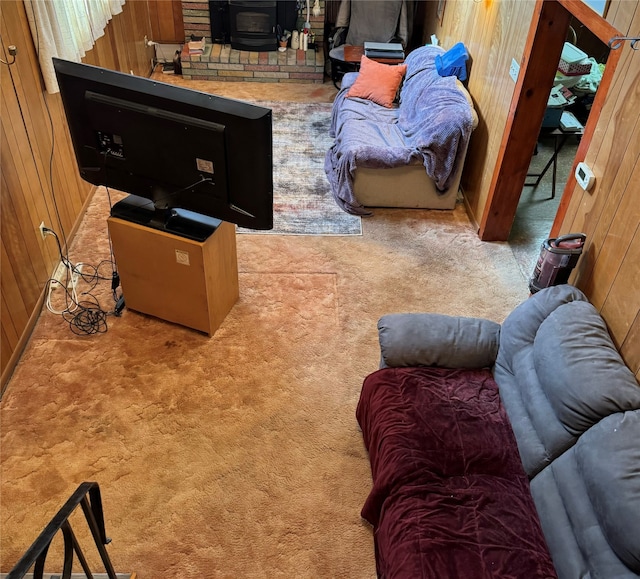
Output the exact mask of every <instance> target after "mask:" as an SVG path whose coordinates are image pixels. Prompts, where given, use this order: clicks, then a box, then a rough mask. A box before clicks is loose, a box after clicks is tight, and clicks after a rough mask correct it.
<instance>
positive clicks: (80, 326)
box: [43, 227, 124, 335]
mask: <svg viewBox="0 0 640 579" xmlns="http://www.w3.org/2000/svg"><path fill="white" fill-rule="evenodd" d="M43 232H44V233H45V234H46V235H53V236H54V237H55V239H56V243H57V245H58V252H59V255H60V263H61V264H62V266H63V267H64V270H65V274H64V278H63V279H62V280H60V279H54V278H51V279H49V280H48V281H47V284H48V295H47V299H46V305H47V309H48V310H49V311H50V312H51V313H53V314H56V315H60V316H62V318H63V319H64V320H65V321H66V322H67V323H68V324H69V327H70V329H71V331H72V332H73V333H74V334H78V335H91V334H97V333H104V332H106V331H107V329H108V325H107V317H108V316H109V315H114V316H120V315H122V310H123V309H124V298H123V296H122V295H120V296H119V297H118V296H117V292H116V290H117V288H118V287H119V286H120V277H119V275H118V273H117V271H116V269H115V264H114V263H113V261H112V260H110V259H109V260H103V261H102V262H100V263H99V264H98V266H95V267H94V266H92V265H89V264H86V263H77V264H73V263H72V262H71V261H70V260H69V258H68V257H67V256H66V255H64V253H63V251H62V246H61V244H60V239H59V238H58V235H57V234H56V232H55V231H53V230H52V229H49V228H47V227H44V228H43ZM104 265H109V267H110V269H111V272H110V275H105V274H102V273H101V272H100V268H101V267H102V266H104ZM57 277H58V278H60V277H61V276H60V274H59V275H58V276H57ZM80 280H82V282H83V283H84V284H86V285H87V286H88V288H87V289H86V290H85V291H83V292H82V293H81V296H82V299H79V297H78V288H77V286H78V284H79V282H80ZM101 281H110V283H111V291H112V294H113V298H114V303H115V307H114V309H113V310H110V311H106V310H104V309H103V308H102V307H101V306H100V303H99V300H98V298H97V297H96V296H95V295H94V294H93V293H92V292H93V291H94V290H95V289H96V287H97V286H98V284H99V283H100V282H101ZM63 284H64V285H63ZM58 287H62V290H63V291H64V306H65V307H64V309H62V310H58V309H56V308H55V307H54V306H53V304H52V294H53V290H55V289H57V288H58Z"/></svg>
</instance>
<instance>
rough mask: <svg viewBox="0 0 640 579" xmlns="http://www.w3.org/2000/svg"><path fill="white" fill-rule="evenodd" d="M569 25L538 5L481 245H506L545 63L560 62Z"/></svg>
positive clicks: (534, 131) (555, 9) (547, 80)
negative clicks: (492, 242)
mask: <svg viewBox="0 0 640 579" xmlns="http://www.w3.org/2000/svg"><path fill="white" fill-rule="evenodd" d="M569 19H570V14H569V13H568V12H567V11H566V10H564V8H562V7H561V6H560V5H559V4H558V3H557V2H540V3H538V4H536V9H535V11H534V17H533V20H532V23H531V26H530V30H529V32H528V36H527V43H526V45H525V56H524V59H523V63H522V67H521V70H520V75H519V77H518V82H517V83H516V88H515V92H514V96H513V99H512V103H511V107H510V111H509V116H508V118H507V123H506V126H505V128H504V131H503V132H502V141H501V144H500V149H499V152H498V155H497V157H496V164H495V167H494V169H493V175H492V179H491V185H490V187H489V190H488V192H487V200H486V203H484V207H483V212H482V218H481V219H480V232H479V234H480V237H481V239H483V240H485V241H504V240H506V239H508V236H509V231H510V230H511V225H512V224H513V218H514V216H515V213H516V209H517V206H518V200H519V199H520V194H521V192H522V188H523V186H524V182H525V178H526V174H527V170H528V167H529V163H530V161H531V154H532V153H533V150H534V147H535V142H536V139H537V136H538V133H539V131H540V125H541V122H542V117H543V116H544V111H545V108H546V105H547V99H548V96H549V92H550V90H551V88H552V86H553V79H554V74H555V68H550V67H549V63H550V62H558V61H559V60H560V54H561V52H562V46H563V43H564V38H565V36H566V31H567V29H568V27H569ZM538 30H544V31H545V34H544V35H543V34H539V33H538Z"/></svg>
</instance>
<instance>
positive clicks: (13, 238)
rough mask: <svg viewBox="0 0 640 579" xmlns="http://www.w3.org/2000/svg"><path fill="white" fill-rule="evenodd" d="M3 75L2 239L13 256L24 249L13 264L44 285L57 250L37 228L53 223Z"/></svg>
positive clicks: (26, 288)
mask: <svg viewBox="0 0 640 579" xmlns="http://www.w3.org/2000/svg"><path fill="white" fill-rule="evenodd" d="M2 76H3V82H2V85H3V90H2V140H1V146H2V157H1V158H2V163H1V166H2V178H3V183H2V184H3V188H2V213H1V222H2V239H4V240H5V243H6V245H7V247H8V249H9V250H10V251H9V255H10V256H12V257H13V255H14V252H15V253H17V254H19V255H21V256H22V255H23V252H24V250H25V249H26V252H27V254H26V255H27V258H28V259H26V260H25V259H18V258H16V259H15V260H14V265H15V266H16V267H20V268H23V267H27V266H28V265H29V264H30V265H31V267H32V268H34V269H35V271H36V272H38V273H39V277H40V281H41V282H42V283H44V281H45V280H46V279H47V277H48V274H49V273H50V272H51V269H52V266H53V264H54V263H55V262H56V259H57V251H55V250H54V248H52V247H51V246H50V245H48V244H45V243H44V241H43V240H42V238H41V237H40V232H39V229H38V227H39V225H40V222H41V221H45V224H48V225H49V226H50V227H53V226H54V225H55V222H54V220H53V218H52V217H51V212H50V207H49V205H48V204H47V199H46V198H45V196H43V194H42V188H41V186H40V180H39V176H38V171H37V168H36V164H35V162H34V159H33V156H32V149H31V146H30V143H29V138H28V135H27V132H26V130H25V127H24V124H23V122H22V116H21V112H20V110H19V108H18V107H17V106H15V105H17V100H16V99H15V93H14V92H13V91H11V90H6V89H5V88H4V85H5V81H6V80H7V79H8V78H9V75H2ZM12 97H13V98H12ZM12 105H14V106H12ZM33 289H34V288H33V287H32V284H28V285H24V286H23V287H22V292H23V293H25V294H26V295H29V294H30V293H31V291H32V290H33Z"/></svg>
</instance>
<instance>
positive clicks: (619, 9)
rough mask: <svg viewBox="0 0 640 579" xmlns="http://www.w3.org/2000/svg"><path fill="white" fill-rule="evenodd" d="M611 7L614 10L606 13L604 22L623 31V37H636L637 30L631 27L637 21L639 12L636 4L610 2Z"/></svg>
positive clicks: (639, 9) (635, 27)
mask: <svg viewBox="0 0 640 579" xmlns="http://www.w3.org/2000/svg"><path fill="white" fill-rule="evenodd" d="M611 5H612V7H615V9H614V10H611V9H610V10H609V11H608V12H607V15H606V18H605V20H606V21H607V22H609V23H610V24H611V25H612V26H615V27H616V28H617V29H618V30H622V31H624V33H625V36H634V35H635V36H637V35H638V30H639V29H638V27H637V26H634V25H633V22H634V21H635V22H637V19H638V11H640V7H639V6H638V3H637V2H629V1H628V0H627V1H624V2H622V1H618V2H612V4H611Z"/></svg>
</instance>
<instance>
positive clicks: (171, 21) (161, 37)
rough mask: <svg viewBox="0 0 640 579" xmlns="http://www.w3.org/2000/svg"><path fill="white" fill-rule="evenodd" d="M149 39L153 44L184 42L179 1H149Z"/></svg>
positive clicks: (180, 3)
mask: <svg viewBox="0 0 640 579" xmlns="http://www.w3.org/2000/svg"><path fill="white" fill-rule="evenodd" d="M149 18H150V21H151V39H152V40H154V41H155V42H165V43H171V44H173V43H176V44H182V43H183V42H184V21H183V17H182V2H181V1H180V0H171V1H167V0H149Z"/></svg>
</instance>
